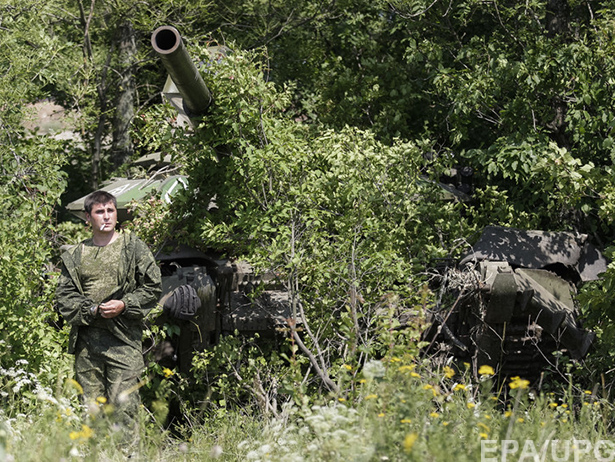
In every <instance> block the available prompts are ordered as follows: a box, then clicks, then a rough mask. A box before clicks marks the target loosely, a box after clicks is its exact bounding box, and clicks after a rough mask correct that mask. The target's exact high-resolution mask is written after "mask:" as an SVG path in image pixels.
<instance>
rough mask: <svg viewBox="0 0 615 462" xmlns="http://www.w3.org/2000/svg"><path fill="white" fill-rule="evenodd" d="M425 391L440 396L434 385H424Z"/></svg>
mask: <svg viewBox="0 0 615 462" xmlns="http://www.w3.org/2000/svg"><path fill="white" fill-rule="evenodd" d="M423 390H431V392H432V393H433V395H434V396H438V390H436V389H435V388H434V386H433V385H429V384H425V385H423Z"/></svg>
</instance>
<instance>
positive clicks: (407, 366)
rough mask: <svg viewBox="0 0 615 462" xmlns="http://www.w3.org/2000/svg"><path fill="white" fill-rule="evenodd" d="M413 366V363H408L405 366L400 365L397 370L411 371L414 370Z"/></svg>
mask: <svg viewBox="0 0 615 462" xmlns="http://www.w3.org/2000/svg"><path fill="white" fill-rule="evenodd" d="M414 368H415V366H414V364H410V365H406V366H401V367H399V369H397V370H398V371H399V372H411V371H413V370H414Z"/></svg>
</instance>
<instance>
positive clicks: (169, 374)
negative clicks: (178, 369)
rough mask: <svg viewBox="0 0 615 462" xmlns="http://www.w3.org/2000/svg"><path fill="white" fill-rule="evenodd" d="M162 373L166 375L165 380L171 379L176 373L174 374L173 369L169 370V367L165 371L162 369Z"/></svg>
mask: <svg viewBox="0 0 615 462" xmlns="http://www.w3.org/2000/svg"><path fill="white" fill-rule="evenodd" d="M162 373H163V374H164V378H165V379H168V378H169V377H171V376H172V375H173V374H174V373H175V372H173V371H172V370H171V369H169V368H168V367H165V368H164V369H162Z"/></svg>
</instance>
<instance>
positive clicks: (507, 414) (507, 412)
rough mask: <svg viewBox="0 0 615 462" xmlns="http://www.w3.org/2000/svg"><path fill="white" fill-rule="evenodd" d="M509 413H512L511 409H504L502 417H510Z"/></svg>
mask: <svg viewBox="0 0 615 462" xmlns="http://www.w3.org/2000/svg"><path fill="white" fill-rule="evenodd" d="M511 415H512V411H506V412H505V413H504V417H506V418H508V417H510V416H511Z"/></svg>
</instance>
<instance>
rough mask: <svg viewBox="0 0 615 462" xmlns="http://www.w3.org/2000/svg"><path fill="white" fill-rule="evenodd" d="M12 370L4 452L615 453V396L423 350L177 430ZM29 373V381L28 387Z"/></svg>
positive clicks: (134, 455) (94, 457) (347, 457)
mask: <svg viewBox="0 0 615 462" xmlns="http://www.w3.org/2000/svg"><path fill="white" fill-rule="evenodd" d="M3 371H4V372H3V373H4V374H5V375H3V377H4V382H3V387H2V390H3V392H2V393H3V398H4V400H3V404H4V406H3V411H2V414H1V415H0V461H1V460H4V461H12V460H15V461H35V460H36V461H60V460H61V461H71V460H86V461H104V460H109V461H112V460H148V461H154V460H155V461H174V462H177V461H208V460H216V461H246V460H247V461H265V460H278V461H282V460H283V461H329V460H330V461H377V460H383V461H384V460H387V461H397V460H399V461H449V460H455V461H479V460H490V461H495V460H498V461H499V460H524V459H525V460H541V461H543V460H547V461H548V460H558V461H560V460H571V461H572V460H583V461H585V460H612V459H613V457H612V455H613V454H615V452H612V450H613V448H612V447H611V446H609V445H605V444H604V443H601V444H602V446H601V447H600V451H598V450H597V449H596V448H597V446H598V444H599V442H605V441H607V442H608V440H609V439H610V438H611V432H610V418H611V417H610V416H611V415H612V411H613V407H612V405H611V404H610V403H609V402H607V401H606V400H604V399H601V398H599V397H598V396H596V394H595V393H594V392H592V391H590V390H583V389H579V388H577V387H574V386H572V384H570V383H561V382H560V383H559V384H557V385H556V386H553V387H552V388H551V390H550V391H538V390H535V389H533V388H532V387H531V386H530V383H529V382H528V381H526V380H524V379H523V378H520V377H517V378H508V379H506V381H505V382H503V383H499V384H498V383H495V381H496V377H495V376H494V375H493V370H491V369H490V368H481V374H480V377H481V379H480V380H479V381H478V382H476V381H471V380H469V374H468V373H467V371H463V370H462V371H458V370H454V369H452V368H450V367H443V368H438V369H433V368H432V367H431V366H429V365H427V364H425V365H420V364H417V363H416V362H415V361H414V360H412V359H411V358H408V359H400V358H390V359H388V360H383V361H372V362H370V363H369V364H368V365H367V366H366V367H365V368H364V369H363V370H362V371H360V372H359V373H357V374H353V371H352V370H350V367H349V370H348V373H349V376H352V377H353V378H352V379H349V381H348V382H347V383H348V387H347V388H346V389H345V392H344V393H343V394H341V395H338V396H330V395H329V396H319V397H310V398H308V397H306V396H303V397H299V396H297V397H295V399H294V400H289V401H288V402H286V403H285V404H284V405H283V406H282V407H281V411H280V412H279V413H278V414H277V415H275V416H272V415H269V416H265V415H262V414H259V413H258V412H255V413H247V412H246V411H245V409H220V411H221V412H216V413H214V414H215V415H213V414H212V415H210V416H208V417H203V416H202V415H201V416H200V417H198V418H197V417H195V416H196V414H194V416H192V417H190V416H188V418H187V419H186V420H185V423H184V426H183V427H182V428H180V429H176V431H174V432H173V433H171V432H170V431H168V430H166V429H164V428H163V427H162V426H161V425H160V424H159V423H156V419H155V418H153V415H152V414H151V413H149V412H148V411H147V409H145V408H144V409H143V412H142V414H141V416H140V419H139V421H138V422H137V423H136V424H135V427H130V428H128V427H126V426H122V425H119V424H118V423H117V422H116V421H115V419H114V413H113V410H112V409H111V408H110V406H108V405H106V403H104V402H103V401H104V400H100V402H98V403H96V404H95V405H93V406H90V407H87V408H86V407H83V406H81V405H80V403H79V399H78V390H77V387H75V386H74V385H72V383H71V381H70V380H68V381H66V385H65V386H63V387H61V389H60V390H57V391H56V392H55V393H51V392H50V391H49V390H46V389H44V388H43V387H40V386H38V385H37V384H36V379H35V377H33V376H31V375H27V373H26V372H25V371H24V372H21V373H16V372H15V370H13V372H11V374H13V375H12V378H11V379H10V380H9V379H8V376H7V375H6V374H7V371H5V370H3ZM0 372H2V371H0ZM19 377H22V378H23V377H27V380H29V382H28V383H23V384H22V385H21V386H17V383H20V382H19V380H20V379H19ZM556 440H558V441H559V443H557V444H559V446H556V443H555V441H556ZM575 441H576V442H575ZM564 443H565V445H567V446H565V445H564ZM575 445H576V446H575ZM577 446H578V447H577ZM486 451H487V452H486ZM524 451H525V452H524ZM566 451H567V452H566ZM609 451H611V452H609ZM609 455H611V459H609V458H608V457H609ZM481 457H482V458H481Z"/></svg>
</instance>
